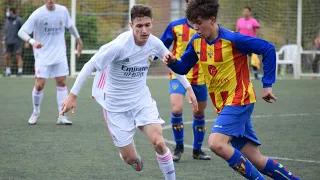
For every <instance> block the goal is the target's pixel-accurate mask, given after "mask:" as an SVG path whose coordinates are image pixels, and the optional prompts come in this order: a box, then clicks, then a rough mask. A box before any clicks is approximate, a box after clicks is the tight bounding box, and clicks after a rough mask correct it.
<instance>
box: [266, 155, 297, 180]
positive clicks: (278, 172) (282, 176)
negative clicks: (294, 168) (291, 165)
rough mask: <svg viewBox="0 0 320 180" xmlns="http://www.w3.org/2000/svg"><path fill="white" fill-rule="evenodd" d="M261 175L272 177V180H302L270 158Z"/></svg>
mask: <svg viewBox="0 0 320 180" xmlns="http://www.w3.org/2000/svg"><path fill="white" fill-rule="evenodd" d="M261 173H263V174H265V175H267V176H269V177H271V178H272V179H279V180H288V179H290V180H300V178H298V177H297V176H295V175H294V174H292V173H291V172H290V171H288V170H287V169H286V168H285V167H284V166H283V165H282V164H280V163H278V162H277V161H275V160H273V159H271V158H269V159H268V162H267V164H266V167H265V168H264V169H263V170H262V171H261Z"/></svg>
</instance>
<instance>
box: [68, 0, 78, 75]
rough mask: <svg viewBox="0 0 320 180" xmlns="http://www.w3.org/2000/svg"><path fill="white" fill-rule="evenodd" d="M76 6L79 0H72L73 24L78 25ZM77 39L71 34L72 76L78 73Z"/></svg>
mask: <svg viewBox="0 0 320 180" xmlns="http://www.w3.org/2000/svg"><path fill="white" fill-rule="evenodd" d="M76 7H77V1H76V0H72V1H71V19H72V24H73V25H74V26H76V10H77V9H76ZM75 49H76V39H75V38H74V37H73V36H72V35H71V47H70V69H71V77H74V76H75V73H76V50H75Z"/></svg>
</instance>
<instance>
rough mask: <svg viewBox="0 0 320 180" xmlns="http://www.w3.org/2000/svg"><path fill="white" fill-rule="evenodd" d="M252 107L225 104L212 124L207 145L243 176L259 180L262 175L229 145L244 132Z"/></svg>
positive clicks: (251, 105)
mask: <svg viewBox="0 0 320 180" xmlns="http://www.w3.org/2000/svg"><path fill="white" fill-rule="evenodd" d="M253 107H254V106H253V104H250V105H246V106H225V107H224V108H223V110H222V112H221V113H220V114H219V115H218V118H217V120H216V121H215V124H214V125H213V128H212V134H211V135H210V137H209V147H210V149H211V150H212V151H213V152H214V153H215V154H217V155H218V156H220V157H221V158H223V159H224V160H226V161H227V162H228V164H229V166H230V167H231V168H232V169H234V170H235V171H237V172H238V173H240V174H241V175H242V176H244V177H245V178H247V179H254V180H256V179H257V180H259V179H264V177H263V176H262V175H261V174H260V172H259V171H258V170H257V168H256V167H255V166H253V165H252V163H251V162H250V161H249V160H248V159H247V158H246V157H245V155H243V154H242V153H241V152H240V151H239V150H238V149H237V148H234V147H231V146H229V142H230V141H234V139H235V138H237V137H239V136H241V135H243V134H244V132H245V124H246V119H247V118H250V115H251V113H252V110H253Z"/></svg>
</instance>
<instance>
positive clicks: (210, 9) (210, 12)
mask: <svg viewBox="0 0 320 180" xmlns="http://www.w3.org/2000/svg"><path fill="white" fill-rule="evenodd" d="M218 9H219V1H218V0H192V1H190V2H189V5H188V6H187V9H186V17H187V19H188V20H189V21H191V22H195V21H196V20H197V19H198V18H199V17H201V18H203V19H209V18H211V17H215V18H217V14H218Z"/></svg>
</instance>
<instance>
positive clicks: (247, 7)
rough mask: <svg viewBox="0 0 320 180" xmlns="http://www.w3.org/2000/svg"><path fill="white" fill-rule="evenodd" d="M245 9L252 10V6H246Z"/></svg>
mask: <svg viewBox="0 0 320 180" xmlns="http://www.w3.org/2000/svg"><path fill="white" fill-rule="evenodd" d="M243 9H248V10H249V11H250V12H251V8H250V7H249V6H245V7H244V8H243Z"/></svg>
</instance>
